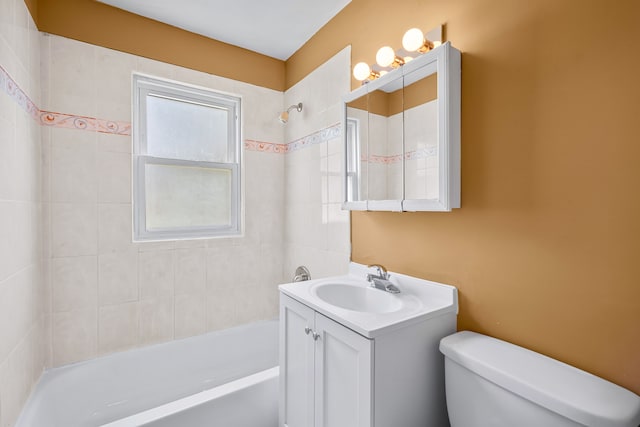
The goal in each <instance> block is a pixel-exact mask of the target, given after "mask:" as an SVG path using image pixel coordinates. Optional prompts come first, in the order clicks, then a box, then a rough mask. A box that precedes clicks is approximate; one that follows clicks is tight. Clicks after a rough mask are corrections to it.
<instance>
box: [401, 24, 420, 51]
mask: <svg viewBox="0 0 640 427" xmlns="http://www.w3.org/2000/svg"><path fill="white" fill-rule="evenodd" d="M422 46H424V34H422V30H421V29H419V28H412V29H410V30H408V31H407V32H406V33H404V36H403V37H402V47H404V48H405V49H407V50H408V51H409V52H415V51H416V50H418V49H420V48H421V47H422Z"/></svg>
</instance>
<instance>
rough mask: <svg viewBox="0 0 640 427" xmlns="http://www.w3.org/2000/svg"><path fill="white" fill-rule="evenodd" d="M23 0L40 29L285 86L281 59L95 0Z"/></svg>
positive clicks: (258, 82)
mask: <svg viewBox="0 0 640 427" xmlns="http://www.w3.org/2000/svg"><path fill="white" fill-rule="evenodd" d="M25 2H26V3H27V5H28V6H29V7H30V9H31V13H32V14H34V11H36V13H37V19H36V21H37V25H38V29H39V30H40V31H45V32H48V33H51V34H57V35H60V36H64V37H67V38H70V39H74V40H80V41H83V42H87V43H91V44H94V45H97V46H103V47H107V48H110V49H115V50H119V51H122V52H127V53H131V54H134V55H139V56H143V57H146V58H151V59H156V60H159V61H163V62H167V63H170V64H175V65H180V66H183V67H187V68H191V69H194V70H198V71H204V72H206V73H210V74H215V75H218V76H222V77H228V78H231V79H234V80H238V81H241V82H246V83H252V84H255V85H258V86H263V87H267V88H270V89H275V90H284V89H285V87H284V69H285V64H284V61H280V60H278V59H274V58H270V57H267V56H264V55H261V54H258V53H255V52H251V51H248V50H246V49H241V48H239V47H235V46H231V45H229V44H226V43H222V42H219V41H215V40H212V39H209V38H206V37H202V36H199V35H196V34H193V33H190V32H188V31H184V30H181V29H179V28H176V27H172V26H169V25H165V24H162V23H160V22H158V21H153V20H151V19H146V18H143V17H141V16H138V15H134V14H132V13H129V12H125V11H123V10H121V9H117V8H114V7H111V6H107V5H105V4H102V3H99V2H97V1H95V0H25ZM36 3H37V5H36ZM36 6H37V7H36Z"/></svg>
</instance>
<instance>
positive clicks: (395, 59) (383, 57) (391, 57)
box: [376, 46, 404, 68]
mask: <svg viewBox="0 0 640 427" xmlns="http://www.w3.org/2000/svg"><path fill="white" fill-rule="evenodd" d="M376 62H377V63H378V65H379V66H381V67H391V68H398V67H399V66H401V65H404V59H402V58H401V57H399V56H398V55H396V52H395V51H394V50H393V48H392V47H390V46H384V47H381V48H380V49H379V50H378V53H376Z"/></svg>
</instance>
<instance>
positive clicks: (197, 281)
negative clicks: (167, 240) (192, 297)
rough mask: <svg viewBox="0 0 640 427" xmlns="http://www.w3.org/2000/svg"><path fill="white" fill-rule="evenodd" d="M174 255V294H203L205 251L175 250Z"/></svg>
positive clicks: (201, 249) (199, 249) (200, 249)
mask: <svg viewBox="0 0 640 427" xmlns="http://www.w3.org/2000/svg"><path fill="white" fill-rule="evenodd" d="M174 253H175V294H176V295H180V294H194V293H203V292H204V291H205V284H206V282H205V279H206V264H205V262H206V253H205V249H204V248H194V249H176V250H175V251H174Z"/></svg>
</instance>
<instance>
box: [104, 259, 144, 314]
mask: <svg viewBox="0 0 640 427" xmlns="http://www.w3.org/2000/svg"><path fill="white" fill-rule="evenodd" d="M138 295H139V291H138V252H137V251H135V250H129V251H126V252H114V253H109V254H102V255H100V256H98V304H99V306H100V307H103V306H108V305H113V304H122V303H126V302H131V301H137V300H138Z"/></svg>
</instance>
